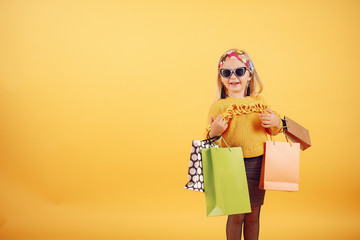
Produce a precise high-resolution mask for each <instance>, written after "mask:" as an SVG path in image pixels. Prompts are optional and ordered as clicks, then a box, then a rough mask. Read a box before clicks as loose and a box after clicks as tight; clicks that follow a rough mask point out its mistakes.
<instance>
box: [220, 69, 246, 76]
mask: <svg viewBox="0 0 360 240" xmlns="http://www.w3.org/2000/svg"><path fill="white" fill-rule="evenodd" d="M241 68H242V69H245V71H244V74H243V75H241V76H239V75H237V74H236V70H238V69H241ZM224 70H229V71H230V76H229V77H225V76H224V75H223V71H224ZM246 70H247V68H246V67H239V68H235V69H229V68H222V69H219V72H220V75H221V76H222V77H223V78H230V77H231V76H232V75H233V73H234V74H235V76H237V77H242V76H244V75H245V73H246Z"/></svg>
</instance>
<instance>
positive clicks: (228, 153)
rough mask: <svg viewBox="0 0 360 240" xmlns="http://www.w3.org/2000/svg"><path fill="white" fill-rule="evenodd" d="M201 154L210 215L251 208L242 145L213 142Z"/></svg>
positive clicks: (244, 211) (248, 210) (241, 211)
mask: <svg viewBox="0 0 360 240" xmlns="http://www.w3.org/2000/svg"><path fill="white" fill-rule="evenodd" d="M221 139H222V140H223V141H224V142H225V140H224V139H223V138H222V137H221ZM225 144H226V145H227V143H226V142H225ZM220 145H221V140H220ZM201 154H202V161H203V175H204V189H205V200H206V212H207V216H208V217H211V216H219V215H230V214H238V213H249V212H251V205H250V197H249V189H248V185H247V178H246V171H245V165H244V157H243V152H242V148H241V147H233V148H229V146H228V147H227V148H222V146H221V147H220V148H219V147H217V146H216V145H213V146H212V147H210V148H203V149H201Z"/></svg>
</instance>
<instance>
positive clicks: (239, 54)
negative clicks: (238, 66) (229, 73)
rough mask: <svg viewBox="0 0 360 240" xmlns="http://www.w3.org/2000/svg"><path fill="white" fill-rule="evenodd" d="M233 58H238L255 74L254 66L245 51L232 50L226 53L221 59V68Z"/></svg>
mask: <svg viewBox="0 0 360 240" xmlns="http://www.w3.org/2000/svg"><path fill="white" fill-rule="evenodd" d="M231 57H236V58H237V59H238V60H239V61H241V62H242V63H244V64H245V66H246V67H247V68H248V69H249V71H250V72H251V74H253V73H254V70H255V68H254V64H253V63H252V61H251V60H250V59H248V58H247V57H246V55H245V52H244V51H243V50H230V51H228V52H226V53H224V54H223V55H222V56H221V58H220V62H219V68H220V67H221V65H222V64H223V63H224V62H225V61H226V60H228V59H230V58H231Z"/></svg>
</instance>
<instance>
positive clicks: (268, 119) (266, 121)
mask: <svg viewBox="0 0 360 240" xmlns="http://www.w3.org/2000/svg"><path fill="white" fill-rule="evenodd" d="M266 111H268V112H269V114H267V113H265V114H264V113H263V114H261V113H260V114H259V119H260V121H261V126H263V127H264V128H269V127H277V126H279V125H280V119H279V118H278V117H277V116H276V115H275V113H273V112H272V111H270V110H269V109H266Z"/></svg>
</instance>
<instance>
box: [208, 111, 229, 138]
mask: <svg viewBox="0 0 360 240" xmlns="http://www.w3.org/2000/svg"><path fill="white" fill-rule="evenodd" d="M210 125H211V131H210V133H209V134H210V137H215V136H220V135H221V134H222V133H223V132H225V130H226V129H227V127H228V124H227V122H226V121H225V120H224V119H223V118H222V117H221V115H220V114H219V115H218V116H217V117H216V119H215V120H214V116H213V115H212V114H211V117H210Z"/></svg>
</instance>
